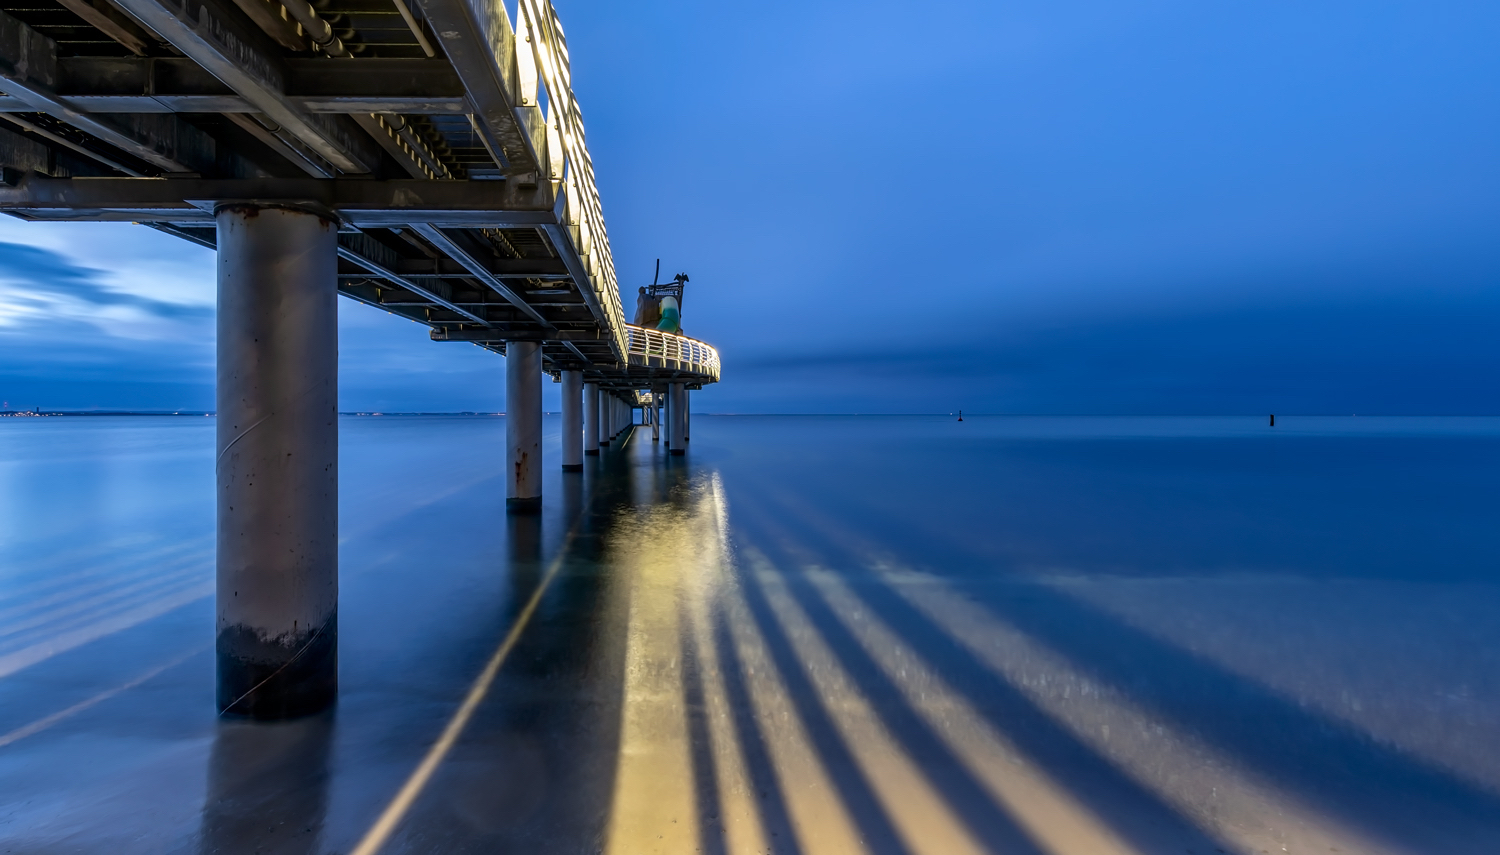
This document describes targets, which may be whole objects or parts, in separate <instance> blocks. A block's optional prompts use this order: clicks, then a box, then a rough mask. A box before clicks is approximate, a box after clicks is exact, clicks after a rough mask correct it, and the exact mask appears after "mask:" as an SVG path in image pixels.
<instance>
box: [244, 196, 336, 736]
mask: <svg viewBox="0 0 1500 855" xmlns="http://www.w3.org/2000/svg"><path fill="white" fill-rule="evenodd" d="M216 219H217V221H218V253H219V257H218V280H219V308H218V378H217V383H218V385H217V388H216V390H215V397H216V403H217V408H218V416H217V424H216V425H215V428H216V431H215V432H216V437H215V447H216V449H217V458H216V464H215V481H216V484H217V493H218V497H217V501H218V520H217V540H218V545H217V585H218V598H217V613H218V614H217V626H216V642H215V646H216V649H217V659H218V680H217V700H218V707H219V709H220V711H222V712H225V713H228V714H232V715H246V716H252V717H254V718H261V719H279V718H292V717H295V716H300V715H307V714H309V713H314V712H317V711H319V710H322V709H324V708H325V707H327V706H329V705H330V704H332V703H333V701H334V698H335V696H336V695H337V693H338V599H339V573H338V563H339V550H338V527H339V526H338V486H339V475H338V466H339V434H338V305H337V301H338V226H337V225H335V224H334V223H332V222H330V221H328V220H326V219H323V218H322V217H320V216H318V215H317V214H313V213H308V212H305V211H298V210H292V209H284V208H276V207H257V206H251V205H226V206H222V207H220V208H219V209H218V211H217V212H216Z"/></svg>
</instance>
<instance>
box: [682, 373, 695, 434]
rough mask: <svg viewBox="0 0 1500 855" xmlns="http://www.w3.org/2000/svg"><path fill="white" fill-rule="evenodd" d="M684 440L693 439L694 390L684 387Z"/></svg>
mask: <svg viewBox="0 0 1500 855" xmlns="http://www.w3.org/2000/svg"><path fill="white" fill-rule="evenodd" d="M682 441H683V442H692V441H693V392H692V390H691V389H689V388H687V387H686V386H684V387H682Z"/></svg>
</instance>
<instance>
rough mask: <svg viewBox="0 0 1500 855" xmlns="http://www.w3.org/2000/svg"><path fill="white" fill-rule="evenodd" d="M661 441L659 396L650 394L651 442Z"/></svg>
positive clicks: (658, 394)
mask: <svg viewBox="0 0 1500 855" xmlns="http://www.w3.org/2000/svg"><path fill="white" fill-rule="evenodd" d="M660 439H661V394H660V393H658V392H656V391H654V390H653V391H652V392H651V441H652V442H657V441H659V440H660Z"/></svg>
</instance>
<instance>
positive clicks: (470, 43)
mask: <svg viewBox="0 0 1500 855" xmlns="http://www.w3.org/2000/svg"><path fill="white" fill-rule="evenodd" d="M419 2H420V3H421V5H422V11H423V13H425V14H426V16H427V21H428V23H430V24H432V29H433V30H434V31H436V32H437V34H438V36H439V41H440V42H441V44H442V49H443V53H445V54H447V56H448V61H449V62H451V63H452V64H453V69H454V71H456V72H458V76H459V79H460V80H462V81H463V84H464V89H465V90H466V91H467V92H468V94H469V100H470V101H471V102H472V103H473V105H474V115H475V117H476V119H477V121H476V127H477V129H478V130H479V133H480V135H481V136H483V137H484V139H485V142H486V143H487V144H488V146H489V148H490V149H491V150H492V151H493V152H494V153H496V154H498V155H499V156H500V157H502V158H503V159H504V160H505V161H506V162H505V163H502V164H500V166H501V167H502V168H504V169H505V170H506V172H507V174H511V175H522V174H527V173H531V174H533V175H534V174H537V173H539V172H540V171H541V167H540V165H539V164H540V163H541V162H542V161H543V159H544V158H543V157H542V156H541V152H540V151H539V148H540V146H538V144H537V140H536V138H535V134H534V132H533V130H532V129H530V128H527V127H525V126H524V125H523V124H522V120H521V119H520V118H519V116H518V115H517V112H516V109H517V108H518V107H522V106H523V105H522V104H520V103H518V102H519V97H518V95H519V92H518V90H519V87H518V85H517V79H518V77H519V71H518V70H517V67H516V36H515V32H514V29H515V28H514V27H513V26H511V22H510V17H509V16H508V15H507V14H506V13H505V6H504V5H503V4H502V2H501V0H419ZM527 49H529V47H528V48H527ZM538 183H540V184H547V183H548V182H546V181H540V182H538Z"/></svg>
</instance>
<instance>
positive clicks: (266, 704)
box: [215, 617, 339, 721]
mask: <svg viewBox="0 0 1500 855" xmlns="http://www.w3.org/2000/svg"><path fill="white" fill-rule="evenodd" d="M338 634H339V629H338V618H337V617H333V618H329V620H328V623H327V624H325V625H324V626H323V627H322V628H320V629H318V630H316V631H314V632H304V633H302V634H300V635H298V636H295V637H291V638H277V639H266V638H262V637H261V636H260V634H259V633H257V632H255V631H254V630H253V629H250V628H248V627H244V626H232V627H229V628H227V629H225V630H223V631H222V632H220V633H219V637H218V640H217V643H216V645H215V646H216V647H217V648H218V649H217V653H218V678H219V679H218V687H217V692H216V694H217V695H218V706H219V712H220V713H222V714H224V715H227V716H237V717H246V718H253V719H260V720H263V721H269V720H276V719H287V718H298V717H300V716H305V715H312V714H313V713H317V712H322V711H323V710H325V709H328V707H330V706H332V705H333V702H334V699H335V698H337V697H338V687H339V660H338Z"/></svg>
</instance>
